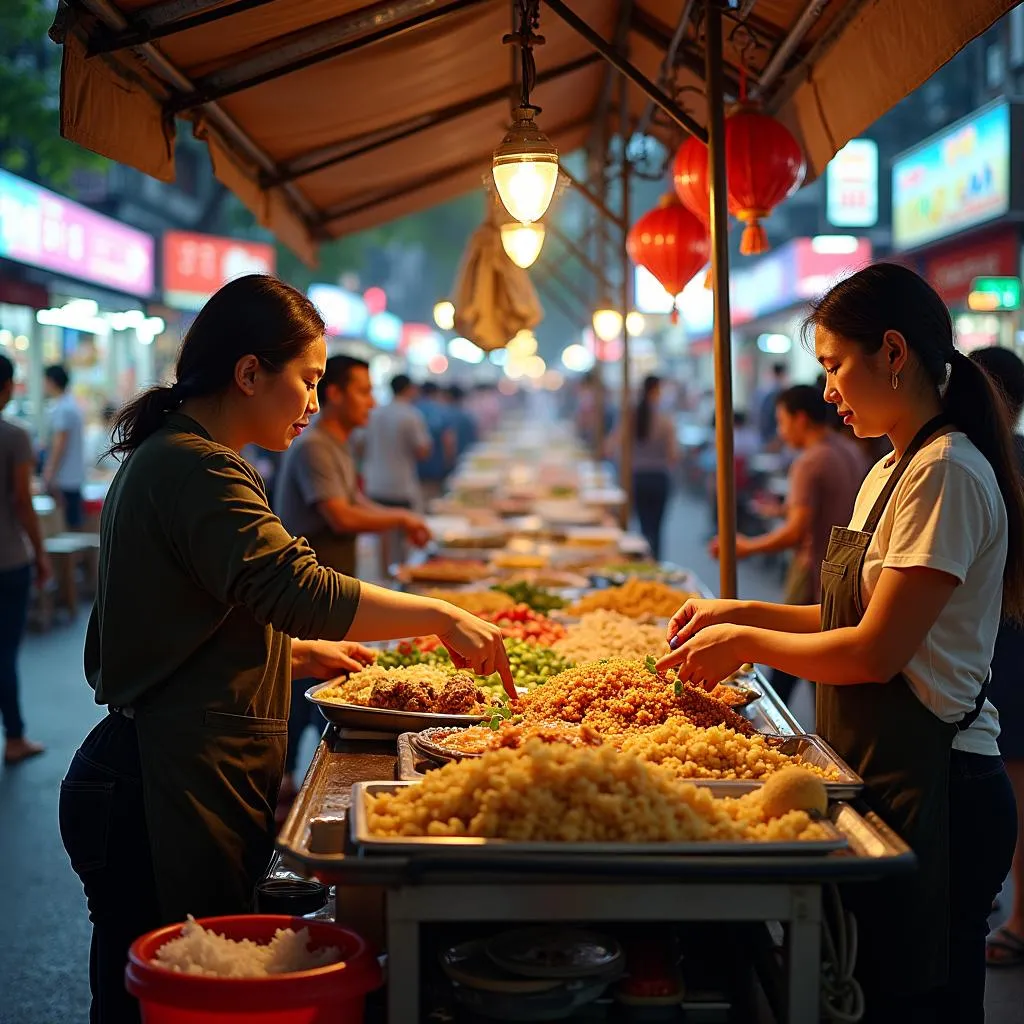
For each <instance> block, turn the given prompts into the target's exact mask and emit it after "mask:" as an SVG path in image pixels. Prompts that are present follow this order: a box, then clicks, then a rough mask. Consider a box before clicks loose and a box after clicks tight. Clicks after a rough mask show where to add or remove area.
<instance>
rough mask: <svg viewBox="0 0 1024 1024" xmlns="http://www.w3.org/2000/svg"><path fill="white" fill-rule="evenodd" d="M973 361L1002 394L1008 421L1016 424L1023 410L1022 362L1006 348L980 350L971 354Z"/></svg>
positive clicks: (1023, 364)
mask: <svg viewBox="0 0 1024 1024" xmlns="http://www.w3.org/2000/svg"><path fill="white" fill-rule="evenodd" d="M971 359H973V360H974V361H975V362H976V363H977V364H978V365H979V366H980V367H981V368H982V369H983V370H984V371H985V372H986V373H987V374H988V375H989V377H991V379H992V382H993V384H995V386H996V387H997V388H999V390H1000V391H1002V393H1003V397H1004V398H1005V399H1006V402H1007V404H1008V405H1009V407H1010V419H1011V420H1012V421H1013V423H1012V424H1011V426H1012V425H1013V424H1016V422H1017V420H1018V419H1020V413H1021V410H1022V409H1024V361H1022V360H1021V358H1020V357H1019V356H1018V355H1017V354H1016V353H1015V352H1011V351H1010V350H1009V349H1008V348H1000V347H998V346H996V347H993V348H980V349H978V350H977V351H976V352H973V353H971Z"/></svg>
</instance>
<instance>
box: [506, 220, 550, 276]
mask: <svg viewBox="0 0 1024 1024" xmlns="http://www.w3.org/2000/svg"><path fill="white" fill-rule="evenodd" d="M501 244H502V245H503V246H504V248H505V254H506V255H507V256H508V258H509V259H510V260H511V261H512V262H513V263H514V264H515V265H516V266H517V267H522V268H523V270H526V269H527V267H532V266H533V265H534V263H536V262H537V257H538V256H539V255H540V250H541V248H542V247H543V245H544V225H543V224H520V223H519V222H518V221H513V222H512V223H511V224H502V225H501Z"/></svg>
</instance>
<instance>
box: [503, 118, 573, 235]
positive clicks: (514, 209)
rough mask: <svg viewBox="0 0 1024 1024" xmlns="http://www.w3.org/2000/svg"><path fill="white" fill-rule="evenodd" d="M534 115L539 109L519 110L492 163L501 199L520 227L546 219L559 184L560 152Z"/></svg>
mask: <svg viewBox="0 0 1024 1024" xmlns="http://www.w3.org/2000/svg"><path fill="white" fill-rule="evenodd" d="M535 111H536V107H519V108H517V110H516V111H515V113H514V114H513V122H512V127H511V128H510V129H509V130H508V132H507V133H506V135H505V137H504V138H503V139H502V140H501V145H499V146H498V148H497V149H496V150H495V151H494V159H493V160H492V161H491V173H492V174H493V175H494V185H495V188H497V190H498V195H499V196H500V197H501V201H502V202H503V203H504V204H505V209H506V210H508V212H509V214H510V215H511V216H512V219H513V220H517V221H519V223H520V224H533V223H535V222H536V221H538V220H540V219H541V217H543V216H544V214H545V213H546V212H547V208H548V206H549V205H550V204H551V197H552V196H553V195H554V194H555V185H556V184H557V183H558V150H557V149H555V147H554V146H553V145H552V144H551V142H550V140H549V139H548V137H547V136H546V135H545V134H544V133H543V132H542V131H541V130H540V129H539V128H538V127H537V122H536V121H535V120H534V119H533V115H534V113H535Z"/></svg>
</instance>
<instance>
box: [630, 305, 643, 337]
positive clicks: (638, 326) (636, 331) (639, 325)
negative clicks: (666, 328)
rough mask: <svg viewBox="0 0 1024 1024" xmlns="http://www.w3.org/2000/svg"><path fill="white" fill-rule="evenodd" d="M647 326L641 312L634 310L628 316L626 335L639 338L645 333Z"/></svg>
mask: <svg viewBox="0 0 1024 1024" xmlns="http://www.w3.org/2000/svg"><path fill="white" fill-rule="evenodd" d="M645 326H646V322H645V320H644V315H643V313H641V312H640V311H639V310H636V309H634V310H633V311H632V312H631V313H629V314H627V316H626V333H627V334H628V335H629V336H630V337H631V338H639V337H640V335H641V334H643V333H644V327H645Z"/></svg>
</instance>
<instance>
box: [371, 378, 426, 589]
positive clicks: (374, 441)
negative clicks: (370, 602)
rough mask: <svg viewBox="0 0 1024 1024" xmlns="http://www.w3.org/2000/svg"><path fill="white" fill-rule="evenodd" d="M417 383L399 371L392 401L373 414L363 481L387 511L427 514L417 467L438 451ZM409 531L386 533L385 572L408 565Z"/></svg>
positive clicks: (383, 536) (383, 545)
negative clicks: (399, 564)
mask: <svg viewBox="0 0 1024 1024" xmlns="http://www.w3.org/2000/svg"><path fill="white" fill-rule="evenodd" d="M415 400H416V385H415V384H413V382H412V381H411V380H410V379H409V378H408V377H407V376H406V375H405V374H404V373H400V374H398V375H396V376H395V377H393V378H392V379H391V401H390V402H389V403H388V404H387V405H383V406H380V407H379V408H376V409H374V410H373V412H372V413H371V415H370V422H369V423H368V424H367V427H366V431H365V437H364V442H365V444H364V456H363V459H364V461H363V479H364V483H365V486H366V493H367V494H368V495H369V496H370V500H371V501H373V502H375V503H376V504H377V505H383V506H384V507H385V508H398V509H406V510H408V511H410V512H419V513H421V512H422V511H423V491H422V488H421V487H420V479H419V471H418V463H419V460H420V459H425V458H426V457H427V456H428V455H429V454H430V452H431V449H432V447H433V445H432V443H431V440H430V431H429V430H428V429H427V422H426V420H425V419H424V418H423V413H421V412H420V411H419V409H417V408H416V405H415V404H414V403H415ZM406 553H407V543H406V537H405V532H404V530H391V531H388V532H387V533H383V534H381V574H382V575H387V569H388V567H389V566H390V565H392V564H394V563H395V562H404V561H405V558H406Z"/></svg>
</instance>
